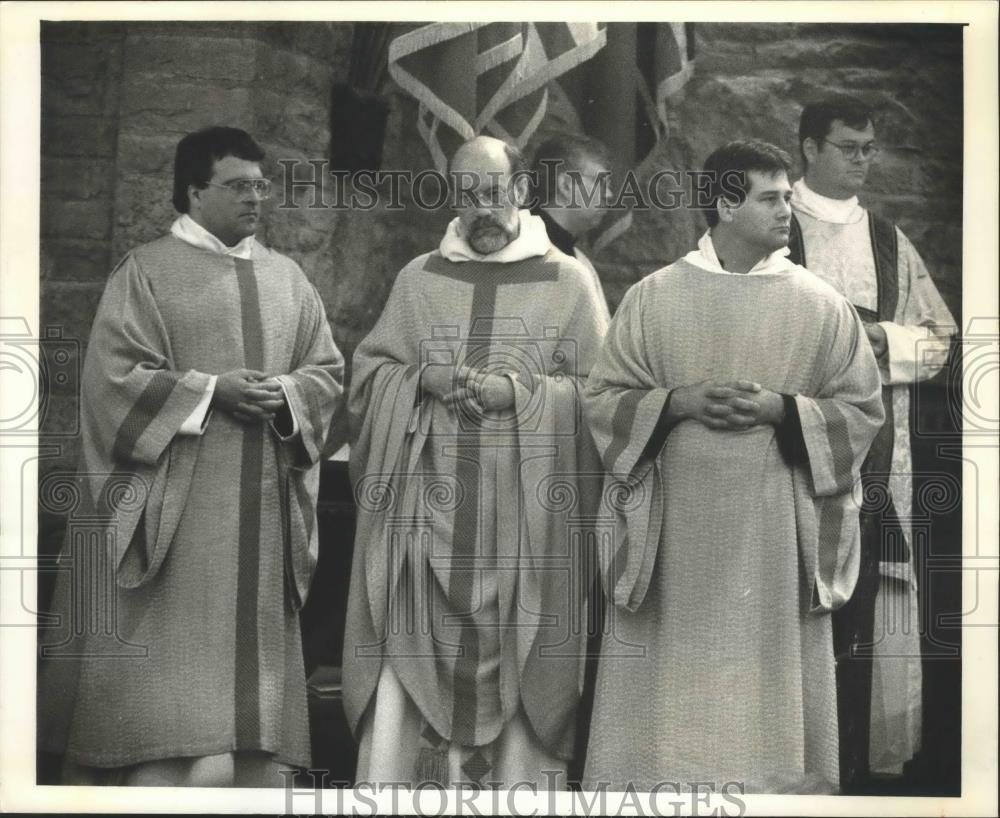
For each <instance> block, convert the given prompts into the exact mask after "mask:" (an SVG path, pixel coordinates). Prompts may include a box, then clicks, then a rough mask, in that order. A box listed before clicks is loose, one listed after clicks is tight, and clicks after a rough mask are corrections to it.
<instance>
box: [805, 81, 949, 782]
mask: <svg viewBox="0 0 1000 818" xmlns="http://www.w3.org/2000/svg"><path fill="white" fill-rule="evenodd" d="M799 147H800V149H801V152H802V156H803V159H804V161H805V177H804V178H803V179H799V180H798V181H797V182H796V183H795V184H794V185H793V186H792V208H793V211H794V216H793V220H792V235H791V241H790V245H791V247H792V257H793V259H794V260H795V261H796V262H797V263H798V264H802V265H804V266H806V267H807V268H808V269H809V270H810V272H812V273H814V274H815V275H817V276H819V277H820V278H821V279H822V280H823V281H825V282H826V283H828V284H829V285H830V286H832V287H833V288H834V289H836V290H837V291H838V292H840V293H842V294H843V295H844V296H846V297H847V298H848V299H849V300H850V302H851V303H852V304H853V305H854V306H855V308H856V309H857V310H858V313H859V314H860V315H861V317H862V320H863V321H864V325H865V333H866V335H867V337H868V340H869V341H870V343H871V347H872V350H873V351H874V353H875V356H876V359H877V360H878V364H879V372H880V374H881V378H882V384H883V390H882V396H883V402H884V404H885V412H886V418H887V421H886V423H885V425H884V426H883V427H882V429H881V431H880V432H879V434H878V436H877V437H876V439H875V442H874V443H873V444H872V448H871V451H870V453H869V457H868V460H867V461H866V462H865V464H864V468H863V469H862V474H863V479H864V481H865V484H866V486H867V490H866V492H865V496H866V498H868V502H869V503H870V504H871V505H870V507H869V506H866V507H865V508H863V509H862V515H861V531H862V558H861V571H860V578H859V581H858V587H857V590H856V591H855V593H854V596H853V597H852V599H851V601H850V603H849V604H848V605H846V606H845V607H844V608H843V609H842V610H840V611H838V612H837V614H836V615H835V616H834V641H835V643H836V653H837V677H838V696H839V702H840V717H841V779H842V783H843V785H844V787H845V788H847V789H850V788H852V787H859V786H863V785H864V784H865V782H866V781H867V780H868V777H869V773H874V774H880V775H893V774H899V773H901V772H902V768H903V764H904V763H905V762H906V761H908V760H909V759H910V758H912V756H913V754H914V753H915V752H916V751H917V750H918V749H919V747H920V732H921V667H920V627H919V623H920V616H919V612H918V608H917V575H916V567H915V555H914V553H913V538H912V536H911V519H912V514H911V509H912V501H913V476H912V475H913V461H912V457H911V453H910V419H909V418H910V392H909V384H911V383H916V382H918V381H923V380H926V379H928V378H931V377H933V376H934V375H936V374H937V373H938V372H940V371H941V369H942V367H943V366H944V365H945V363H946V360H947V357H948V350H949V343H950V337H951V335H952V334H953V333H954V331H955V326H954V323H955V322H954V319H953V318H952V316H951V313H950V312H949V311H948V307H947V306H946V305H945V303H944V301H943V300H942V298H941V296H940V294H939V293H938V291H937V288H936V287H935V286H934V280H933V279H932V278H931V276H930V274H929V273H928V272H927V268H926V267H925V266H924V263H923V261H922V260H921V258H920V255H919V254H918V253H917V251H916V249H915V248H914V247H913V245H912V244H911V243H910V241H909V239H907V238H906V236H905V235H904V234H903V232H902V231H901V230H900V229H899V228H898V227H896V226H895V225H894V224H892V223H891V222H889V221H887V220H886V219H883V218H881V217H879V216H877V215H876V214H874V213H870V212H869V211H867V210H866V209H865V208H863V207H862V206H861V205H860V204H858V196H857V194H858V193H859V192H860V191H861V189H862V187H863V186H864V183H865V179H866V177H867V175H868V171H869V169H870V167H871V163H872V161H873V160H874V159H875V157H876V156H877V155H878V144H877V142H876V141H875V125H874V121H873V118H872V115H871V112H870V110H869V109H868V108H867V107H866V106H865V105H864V103H862V102H861V101H860V100H857V99H854V98H852V97H832V98H830V99H827V100H823V101H820V102H816V103H813V104H810V105H807V106H806V107H805V109H804V110H803V111H802V117H801V119H800V122H799Z"/></svg>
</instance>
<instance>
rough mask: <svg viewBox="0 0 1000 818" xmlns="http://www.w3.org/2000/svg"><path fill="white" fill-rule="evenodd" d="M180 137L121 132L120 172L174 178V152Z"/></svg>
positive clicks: (118, 165) (119, 142) (119, 144)
mask: <svg viewBox="0 0 1000 818" xmlns="http://www.w3.org/2000/svg"><path fill="white" fill-rule="evenodd" d="M179 139H180V137H179V136H176V135H174V134H171V135H163V134H146V133H123V134H121V136H120V137H119V139H118V162H117V167H118V172H119V173H121V174H137V175H149V176H156V177H157V178H172V177H173V168H174V153H175V151H176V150H177V142H178V141H179Z"/></svg>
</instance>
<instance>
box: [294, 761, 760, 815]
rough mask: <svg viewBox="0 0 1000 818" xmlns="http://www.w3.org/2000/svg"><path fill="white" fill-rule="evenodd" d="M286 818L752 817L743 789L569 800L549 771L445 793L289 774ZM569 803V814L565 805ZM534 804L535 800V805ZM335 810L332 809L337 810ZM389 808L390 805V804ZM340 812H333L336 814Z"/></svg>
mask: <svg viewBox="0 0 1000 818" xmlns="http://www.w3.org/2000/svg"><path fill="white" fill-rule="evenodd" d="M282 775H283V776H284V779H285V813H286V814H304V813H303V808H304V807H309V808H310V809H311V810H312V814H315V815H320V814H324V813H331V814H341V815H342V814H347V813H348V812H350V813H351V814H353V815H378V814H381V813H382V812H388V813H389V814H393V815H398V814H402V812H409V811H410V810H412V812H413V813H415V814H416V815H420V816H432V818H440V816H442V815H445V814H452V815H474V816H480V815H500V814H507V815H515V816H537V815H582V816H590V815H630V816H659V817H661V818H666V816H675V815H703V816H709V815H712V816H742V815H745V814H746V811H747V804H746V801H745V799H744V796H745V795H746V787H745V786H744V784H743V783H742V782H740V781H725V782H715V781H659V782H655V783H653V784H651V785H649V786H648V787H644V788H642V789H639V788H637V787H635V786H634V785H633V784H631V783H629V784H627V785H625V786H624V787H618V788H615V789H613V788H612V785H611V784H610V783H608V782H605V781H600V782H592V783H591V784H590V785H589V787H590V788H589V789H588V790H587V791H585V792H581V791H576V790H574V791H571V792H568V793H561V792H559V791H558V790H557V788H556V782H557V781H559V780H560V778H561V777H562V776H563V775H564V773H562V772H559V771H556V770H542V771H541V775H542V779H543V780H542V781H541V786H540V784H539V782H536V781H515V782H513V783H511V784H509V785H507V786H501V784H500V783H499V782H492V783H491V782H486V783H484V784H483V785H482V786H479V785H474V784H467V783H465V784H456V785H454V786H453V787H450V788H444V787H442V786H441V785H440V784H437V783H435V782H430V781H426V782H422V783H419V784H417V785H416V786H412V785H410V784H407V783H405V782H402V781H400V782H380V783H378V784H375V783H372V782H367V781H359V782H356V783H355V784H354V785H353V789H348V787H349V786H350V785H349V783H348V782H346V781H343V782H342V781H331V780H330V779H329V772H328V771H327V770H305V771H291V770H283V771H282ZM521 796H541V797H542V798H543V799H544V809H539V807H537V806H536V807H531V808H530V809H526V808H525V803H524V802H523V801H521V800H520V797H521ZM564 797H568V798H569V801H570V803H569V809H568V811H567V805H566V803H565V800H561V798H564ZM533 800H534V799H533ZM331 801H332V802H333V804H331V803H330V802H331ZM387 802H388V804H387ZM331 806H332V807H333V808H332V809H330V807H331Z"/></svg>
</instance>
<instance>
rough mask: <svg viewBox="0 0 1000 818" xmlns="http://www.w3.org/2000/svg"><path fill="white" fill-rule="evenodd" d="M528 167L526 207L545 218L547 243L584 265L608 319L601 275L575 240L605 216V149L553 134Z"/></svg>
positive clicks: (585, 140) (584, 138) (608, 166)
mask: <svg viewBox="0 0 1000 818" xmlns="http://www.w3.org/2000/svg"><path fill="white" fill-rule="evenodd" d="M531 170H532V174H533V178H534V179H535V191H534V195H535V199H536V201H535V204H534V206H533V207H532V210H531V212H532V213H534V214H535V215H536V216H539V217H541V219H542V221H543V222H545V230H546V232H547V233H548V234H549V239H551V241H552V243H553V244H554V245H555V246H556V247H558V248H559V249H560V250H562V251H563V252H564V253H565V254H566V255H567V256H572V257H573V258H575V259H576V260H577V261H579V262H580V263H581V264H582V265H583V266H584V267H586V268H587V272H588V273H589V278H590V281H591V282H592V283H593V285H594V287H595V288H596V290H597V294H598V297H599V300H600V303H601V304H603V305H604V309H605V312H606V313H607V316H606V317H607V320H609V321H610V320H611V313H610V312H608V311H607V300H606V299H605V297H604V288H603V287H602V286H601V279H600V278H599V277H598V275H597V270H596V269H594V265H593V263H592V262H591V260H590V259H589V258H587V256H586V254H585V253H584V252H583V250H581V249H580V248H579V247H578V246H577V241H579V240H580V239H581V238H582V237H583V236H585V235H586V234H587V232H588V231H590V230H593V229H594V228H595V227H597V225H599V224H600V223H601V219H603V218H604V212H605V208H606V207H607V201H608V194H609V188H608V184H609V180H610V174H611V158H610V157H609V155H608V149H607V148H606V147H605V146H604V145H603V144H601V143H600V142H598V141H597V140H596V139H593V138H591V137H589V136H583V135H582V134H572V133H563V134H556V135H555V136H551V137H549V138H547V139H546V140H545V141H544V142H542V143H541V144H540V145H539V146H538V148H537V149H536V150H535V158H534V160H533V161H532V166H531Z"/></svg>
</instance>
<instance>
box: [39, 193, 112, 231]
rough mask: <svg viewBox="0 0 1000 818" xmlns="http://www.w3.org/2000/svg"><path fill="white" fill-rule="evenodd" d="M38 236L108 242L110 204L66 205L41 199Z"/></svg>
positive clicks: (85, 202)
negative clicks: (103, 240)
mask: <svg viewBox="0 0 1000 818" xmlns="http://www.w3.org/2000/svg"><path fill="white" fill-rule="evenodd" d="M41 232H42V235H43V236H60V237H63V236H71V237H73V238H81V239H91V240H93V239H107V238H108V237H109V236H110V233H111V207H110V202H108V201H107V200H103V199H95V200H92V201H83V202H68V201H63V200H60V199H50V198H43V199H42V218H41Z"/></svg>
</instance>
